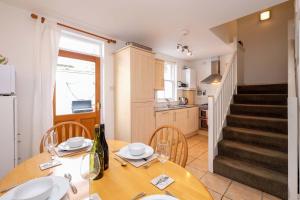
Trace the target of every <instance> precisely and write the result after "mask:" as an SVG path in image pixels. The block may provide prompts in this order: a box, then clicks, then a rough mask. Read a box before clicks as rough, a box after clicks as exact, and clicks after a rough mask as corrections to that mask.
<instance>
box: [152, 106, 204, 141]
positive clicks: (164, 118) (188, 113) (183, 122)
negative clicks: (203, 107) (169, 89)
mask: <svg viewBox="0 0 300 200" xmlns="http://www.w3.org/2000/svg"><path fill="white" fill-rule="evenodd" d="M198 123H199V108H198V107H192V108H184V109H176V110H168V111H160V112H156V119H155V125H156V129H157V128H159V127H161V126H163V125H171V126H175V127H176V128H178V129H179V130H181V131H182V133H183V134H185V135H189V134H192V133H194V132H196V131H197V130H198V127H199V124H198Z"/></svg>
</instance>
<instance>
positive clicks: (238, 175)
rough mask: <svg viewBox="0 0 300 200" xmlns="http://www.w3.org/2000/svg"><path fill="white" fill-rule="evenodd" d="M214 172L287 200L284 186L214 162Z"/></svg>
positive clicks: (285, 186)
mask: <svg viewBox="0 0 300 200" xmlns="http://www.w3.org/2000/svg"><path fill="white" fill-rule="evenodd" d="M214 172H215V173H217V174H220V175H222V176H225V177H228V178H230V179H232V180H235V181H238V182H240V183H243V184H246V185H249V186H251V187H254V188H256V189H259V190H262V191H264V192H267V193H270V194H273V195H275V196H277V197H279V198H282V199H287V196H288V195H287V194H288V191H287V185H286V184H283V183H280V182H276V181H271V180H268V179H265V178H263V177H260V176H257V175H253V174H249V173H247V172H245V171H242V170H237V169H234V168H232V167H230V166H227V165H225V164H223V163H219V162H217V161H214Z"/></svg>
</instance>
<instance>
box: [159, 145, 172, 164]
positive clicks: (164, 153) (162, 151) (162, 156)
mask: <svg viewBox="0 0 300 200" xmlns="http://www.w3.org/2000/svg"><path fill="white" fill-rule="evenodd" d="M156 154H157V159H158V160H159V161H160V162H161V163H162V164H164V163H165V162H167V161H168V160H169V158H170V145H169V142H168V141H162V142H159V143H158V144H157V145H156Z"/></svg>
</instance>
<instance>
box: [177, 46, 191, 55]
mask: <svg viewBox="0 0 300 200" xmlns="http://www.w3.org/2000/svg"><path fill="white" fill-rule="evenodd" d="M177 51H178V52H181V53H186V55H188V56H192V55H193V53H192V51H191V50H190V49H189V46H187V45H182V44H179V43H178V44H177Z"/></svg>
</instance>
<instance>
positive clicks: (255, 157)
mask: <svg viewBox="0 0 300 200" xmlns="http://www.w3.org/2000/svg"><path fill="white" fill-rule="evenodd" d="M218 149H219V155H223V156H227V157H231V158H235V159H239V160H243V161H248V162H252V163H256V164H258V165H260V166H263V167H269V168H270V169H272V170H276V171H279V172H282V173H287V161H288V155H287V153H283V152H280V151H276V150H272V149H268V148H262V147H258V146H255V145H250V144H245V143H241V142H236V141H231V140H226V139H223V140H222V141H220V142H219V143H218Z"/></svg>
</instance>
